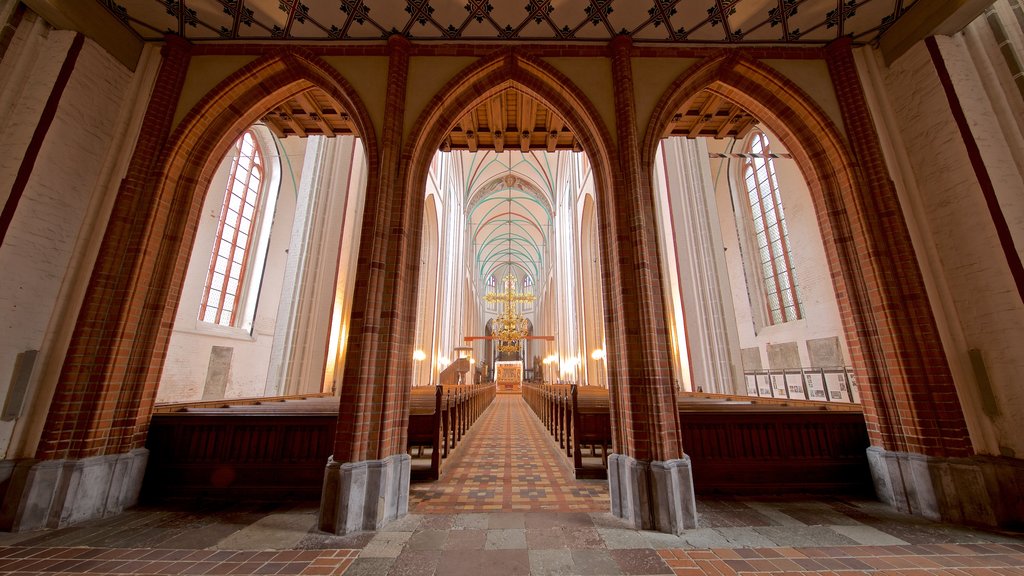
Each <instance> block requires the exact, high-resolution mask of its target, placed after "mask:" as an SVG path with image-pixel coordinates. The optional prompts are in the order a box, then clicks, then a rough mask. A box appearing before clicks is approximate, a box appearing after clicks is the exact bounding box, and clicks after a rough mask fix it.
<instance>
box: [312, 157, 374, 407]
mask: <svg viewBox="0 0 1024 576" xmlns="http://www.w3.org/2000/svg"><path fill="white" fill-rule="evenodd" d="M353 139H354V142H353V146H354V151H353V152H354V154H353V156H354V157H353V159H354V160H357V161H356V162H354V165H353V166H352V170H351V174H350V175H349V178H348V193H347V198H346V200H345V217H344V222H343V224H342V232H341V249H340V251H339V253H338V263H337V279H336V282H335V289H334V294H333V299H334V306H333V310H332V312H331V333H330V341H329V343H328V349H327V363H326V364H327V369H326V370H325V373H324V384H323V390H324V391H331V392H335V393H337V390H338V388H339V387H340V386H341V384H342V382H341V381H342V374H343V372H344V369H345V358H346V357H347V355H348V337H349V335H350V334H351V331H350V329H349V324H350V322H351V319H352V297H353V295H354V294H355V289H356V274H357V273H358V265H359V257H358V254H359V243H360V241H361V232H362V223H363V209H364V208H365V206H366V184H367V178H368V177H369V170H368V168H369V167H368V166H367V164H366V159H365V156H366V152H365V150H364V149H363V147H362V140H361V139H358V138H353ZM358 159H361V161H358Z"/></svg>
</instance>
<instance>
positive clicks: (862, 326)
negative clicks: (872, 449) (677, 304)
mask: <svg viewBox="0 0 1024 576" xmlns="http://www.w3.org/2000/svg"><path fill="white" fill-rule="evenodd" d="M703 90H708V91H710V92H712V93H714V94H716V95H718V96H721V97H722V98H725V99H727V100H729V101H731V102H733V103H735V104H737V105H739V106H741V107H743V108H744V109H746V110H747V111H748V112H750V113H751V114H752V115H753V116H754V117H755V118H757V119H758V121H760V122H761V123H763V124H764V125H765V126H767V127H768V129H769V130H771V132H772V133H773V134H775V135H776V136H777V137H778V138H779V140H780V141H781V142H782V144H783V145H784V146H785V147H786V148H787V149H788V150H789V152H790V153H791V154H792V155H793V157H794V159H795V160H796V161H797V165H798V166H799V168H800V170H801V172H802V173H803V175H804V179H805V180H806V181H807V184H808V188H809V190H810V192H811V197H812V201H813V203H814V207H815V212H816V215H817V220H818V226H819V229H820V232H821V237H822V242H823V244H824V247H825V252H826V256H827V258H828V261H829V268H830V275H831V279H832V282H833V287H834V289H835V293H836V300H837V303H838V307H839V312H840V316H841V318H842V322H843V327H844V332H845V335H846V340H847V345H848V347H849V349H850V354H851V356H852V357H853V359H854V362H855V368H856V369H857V372H858V377H859V378H860V379H861V381H862V382H863V383H864V384H866V385H863V386H861V388H860V390H861V395H862V403H863V405H864V411H865V419H866V420H867V422H868V431H869V434H870V436H871V438H872V443H873V444H883V445H891V444H892V442H893V434H894V431H893V430H891V429H890V428H889V427H888V426H887V425H886V422H888V421H889V418H888V417H887V416H886V413H888V412H889V411H890V410H891V409H890V408H889V407H887V406H886V401H885V399H884V398H882V397H881V396H880V394H879V392H880V389H879V388H878V384H879V375H880V374H879V371H880V367H881V365H882V364H884V359H881V358H874V356H876V355H877V351H878V347H877V346H872V345H870V344H869V343H868V342H867V340H870V339H877V338H878V337H879V336H880V335H881V334H884V333H885V332H888V331H889V330H890V327H889V326H888V325H887V318H886V317H885V316H884V315H876V314H874V313H873V311H872V307H871V304H870V302H869V299H868V296H867V294H866V288H865V286H866V285H867V282H866V276H868V275H872V274H877V273H878V271H877V270H874V269H873V266H874V261H873V260H872V259H871V258H866V259H864V258H860V257H859V256H858V249H860V251H861V252H863V250H865V249H866V250H870V248H871V245H872V242H870V239H869V238H868V233H867V231H866V230H865V227H864V225H863V218H864V214H863V207H862V206H861V203H860V202H859V201H858V198H859V196H860V194H862V190H861V189H862V186H863V185H862V183H861V182H860V180H859V176H858V170H857V165H856V162H855V161H854V159H853V155H852V153H851V152H850V149H849V147H848V144H847V142H846V140H845V138H844V137H843V136H842V135H841V133H840V132H839V129H838V128H837V127H836V125H835V123H834V122H832V120H831V119H830V118H829V117H828V116H827V115H826V114H825V112H824V111H823V110H822V109H821V108H820V106H818V105H817V104H816V103H815V102H814V100H813V99H812V98H811V97H810V96H808V95H807V94H806V93H805V92H804V91H803V90H802V89H801V88H799V87H798V86H796V85H795V84H794V83H793V82H792V81H790V80H789V79H787V78H785V77H783V76H782V75H780V74H779V73H778V72H776V71H774V70H772V69H771V68H769V67H768V66H766V65H764V64H762V63H760V62H758V61H756V60H753V59H751V58H748V57H745V56H743V55H742V54H740V53H738V52H734V53H730V54H722V55H719V56H715V57H711V58H708V59H707V60H705V61H704V62H703V63H701V64H698V65H697V67H696V69H695V70H691V71H687V72H686V73H684V74H683V75H681V76H680V77H679V78H677V79H676V81H675V82H673V83H672V84H671V85H670V86H669V88H668V89H667V90H666V91H665V94H664V95H663V96H662V98H661V99H660V100H659V102H658V104H657V106H656V107H655V111H654V114H653V115H652V118H651V121H650V124H649V125H648V128H647V132H646V134H645V138H644V144H643V148H642V150H641V158H642V166H643V169H644V173H645V174H646V173H647V172H648V171H650V170H653V158H654V154H655V152H656V150H657V146H658V142H659V141H660V139H661V137H662V136H663V135H664V134H665V132H666V130H667V129H668V125H669V122H670V121H671V118H672V116H673V115H674V114H675V112H676V111H678V110H679V109H680V108H682V107H683V106H684V105H686V103H687V102H688V101H690V100H691V99H692V98H693V97H695V96H696V95H697V94H698V93H699V92H701V91H703Z"/></svg>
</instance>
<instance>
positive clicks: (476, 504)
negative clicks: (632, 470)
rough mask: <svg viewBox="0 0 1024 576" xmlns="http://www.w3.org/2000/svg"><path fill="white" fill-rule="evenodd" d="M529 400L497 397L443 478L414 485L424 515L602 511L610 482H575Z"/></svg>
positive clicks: (414, 499) (414, 501) (414, 503)
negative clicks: (532, 409)
mask: <svg viewBox="0 0 1024 576" xmlns="http://www.w3.org/2000/svg"><path fill="white" fill-rule="evenodd" d="M557 450H558V449H557V446H556V445H555V443H554V441H553V440H552V439H551V437H550V435H549V434H548V433H547V431H546V430H545V429H544V426H543V425H542V424H541V423H540V421H539V420H538V419H537V417H536V416H535V415H534V414H533V412H531V411H530V409H529V407H528V406H527V405H526V402H525V401H524V400H523V399H522V397H521V396H518V395H507V394H503V395H498V396H497V397H496V398H495V400H494V403H493V404H492V405H491V406H490V407H489V408H488V409H487V411H486V412H485V413H484V414H483V415H482V416H481V417H480V419H479V420H478V421H477V423H476V424H475V425H474V426H473V428H472V430H470V432H469V433H468V434H467V435H466V437H464V438H463V440H462V442H461V443H460V444H459V446H458V448H457V449H456V451H455V453H454V454H453V455H452V457H451V458H449V459H448V460H446V461H445V463H444V466H443V468H442V475H441V478H440V480H437V481H434V482H424V483H415V484H413V485H412V486H411V487H410V494H409V509H410V511H412V512H416V513H419V514H431V513H453V512H498V511H561V512H603V511H605V510H607V509H608V507H609V500H608V483H607V482H606V481H604V480H576V479H575V478H574V477H573V474H572V471H571V470H570V469H569V467H568V463H567V462H566V460H565V458H564V456H562V455H561V454H559V453H558V451H557Z"/></svg>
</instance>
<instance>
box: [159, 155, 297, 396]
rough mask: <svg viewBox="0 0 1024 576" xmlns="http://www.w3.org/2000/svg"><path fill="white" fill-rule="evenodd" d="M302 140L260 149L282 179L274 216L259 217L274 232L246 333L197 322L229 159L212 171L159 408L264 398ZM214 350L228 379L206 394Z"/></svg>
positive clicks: (167, 363) (294, 200)
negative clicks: (224, 353) (225, 362)
mask: <svg viewBox="0 0 1024 576" xmlns="http://www.w3.org/2000/svg"><path fill="white" fill-rule="evenodd" d="M307 142H308V140H306V139H301V138H287V139H284V140H280V141H278V146H279V147H278V148H277V150H268V149H266V148H264V155H265V160H266V161H268V162H270V161H274V162H279V163H280V170H281V171H282V172H283V177H281V178H280V188H279V190H278V193H277V205H276V211H275V213H274V214H272V215H264V217H267V216H270V217H272V218H273V226H272V228H271V230H270V243H269V245H268V249H267V261H266V266H265V269H264V272H263V282H262V284H261V287H260V290H259V303H258V306H257V308H256V317H255V318H254V320H253V326H252V329H251V331H250V330H248V329H244V328H241V327H224V326H218V325H214V324H210V323H207V322H203V321H201V320H200V319H199V310H200V304H201V301H202V294H203V286H204V284H205V282H206V275H207V273H208V271H209V267H210V253H211V250H212V249H213V245H214V240H215V236H216V233H217V224H218V220H219V218H220V210H221V206H222V205H223V203H224V195H225V194H226V191H227V186H226V184H227V179H228V177H229V176H230V169H231V159H230V158H225V159H224V161H222V162H221V164H220V165H219V166H218V167H217V172H216V175H215V176H214V178H213V180H212V181H211V183H210V187H209V192H208V193H207V194H206V199H205V200H204V203H203V209H202V212H201V220H200V222H199V225H198V227H197V229H196V237H195V241H194V243H193V246H192V256H191V258H190V259H189V266H188V271H187V272H186V276H185V283H184V285H183V286H182V293H181V299H180V301H179V303H178V313H177V316H176V318H175V322H174V331H173V332H172V334H171V341H170V344H169V346H168V350H167V359H166V361H165V362H164V369H163V372H162V374H161V378H160V388H159V389H158V391H157V402H187V401H193V400H200V399H216V398H218V397H222V398H243V397H255V396H261V395H263V391H264V387H265V385H266V381H267V371H268V368H269V361H270V354H271V347H272V346H273V342H274V333H275V329H276V325H277V322H276V320H277V313H278V305H279V303H280V299H281V291H282V290H281V289H282V282H283V281H284V278H285V266H286V261H287V252H288V245H289V240H290V237H291V229H292V223H293V221H294V219H295V203H296V195H297V190H296V182H297V179H298V177H299V175H301V174H302V169H303V161H304V157H305V150H306V143H307ZM279 154H280V157H279ZM213 347H218V349H220V350H224V349H230V350H231V352H230V354H231V355H230V370H229V372H228V374H229V375H228V376H227V381H226V382H224V387H223V388H221V393H220V394H214V395H213V396H211V395H210V394H209V392H207V393H204V389H206V383H207V380H208V368H209V364H210V363H209V361H208V360H209V359H210V357H211V353H212V349H213Z"/></svg>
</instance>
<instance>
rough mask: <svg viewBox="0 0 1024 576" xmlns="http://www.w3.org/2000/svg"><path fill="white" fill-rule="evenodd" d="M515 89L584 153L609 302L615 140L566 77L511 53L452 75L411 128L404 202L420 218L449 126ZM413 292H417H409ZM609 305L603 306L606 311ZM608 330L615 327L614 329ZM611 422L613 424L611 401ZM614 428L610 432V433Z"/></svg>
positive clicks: (612, 337) (618, 332)
mask: <svg viewBox="0 0 1024 576" xmlns="http://www.w3.org/2000/svg"><path fill="white" fill-rule="evenodd" d="M506 89H513V90H519V91H522V92H523V93H525V94H527V95H529V96H530V97H532V98H534V99H536V100H538V101H540V102H542V103H544V104H545V105H546V106H547V107H548V108H549V109H551V110H553V111H555V112H557V113H558V114H559V115H560V116H561V117H562V118H563V119H564V121H565V123H566V125H568V126H571V127H572V129H573V132H574V134H575V135H576V137H577V139H578V140H579V142H580V143H581V144H582V148H583V150H584V151H585V152H586V153H587V154H588V157H589V159H590V162H591V164H592V166H593V172H594V180H595V190H596V193H595V202H596V205H597V206H596V207H597V210H598V211H600V215H599V216H598V220H599V221H600V222H602V223H603V225H602V226H600V227H599V228H600V234H599V236H600V256H601V258H602V269H603V270H604V282H603V285H602V286H601V287H600V289H601V296H600V297H602V298H605V299H606V302H607V298H609V290H610V289H614V287H618V286H619V285H620V284H619V282H617V279H616V275H617V268H615V267H613V266H611V264H610V263H612V262H616V261H617V257H616V253H617V249H616V246H615V242H614V240H613V238H612V233H611V230H613V226H612V224H611V223H612V222H613V221H614V219H615V214H614V210H613V208H612V206H611V204H612V203H611V202H608V201H606V199H607V198H608V196H607V195H610V194H611V193H612V192H611V191H612V189H613V186H614V185H615V179H616V176H615V174H616V172H617V170H616V166H617V163H618V152H617V150H616V143H615V140H614V139H613V138H612V136H611V132H609V130H608V128H607V127H606V126H605V124H604V122H603V120H602V119H601V116H600V115H599V114H598V112H597V109H596V107H595V106H594V105H593V103H592V102H591V101H590V99H589V98H588V97H587V96H586V94H585V93H584V92H583V91H582V90H581V89H580V88H579V87H578V86H576V85H575V84H574V83H573V82H572V81H571V80H569V78H568V77H566V76H565V75H564V74H562V73H561V72H559V71H558V70H556V69H555V68H554V67H553V66H551V65H550V64H548V63H546V62H544V61H543V60H541V59H539V58H536V57H533V56H530V55H527V54H522V53H518V52H515V51H513V50H512V49H501V50H498V51H496V52H495V53H494V54H492V55H491V56H489V57H487V58H483V59H481V60H480V61H478V62H476V63H474V64H472V65H470V66H469V67H467V68H465V69H464V70H462V71H461V72H460V73H458V74H456V76H455V77H454V78H452V79H451V80H450V81H448V82H447V83H446V84H445V85H444V87H442V89H441V90H440V91H439V92H438V93H437V94H436V95H435V96H434V97H433V99H432V100H431V101H430V103H429V104H428V106H427V107H426V108H425V109H424V111H423V112H422V113H421V114H420V116H419V117H418V119H417V120H416V122H415V123H414V125H413V129H412V131H411V133H410V134H411V135H410V138H409V140H408V141H407V142H406V143H405V145H404V153H403V158H407V159H408V160H409V161H408V163H407V164H406V165H405V168H404V169H403V172H402V174H401V182H402V183H403V187H404V190H405V197H406V199H407V201H408V202H413V203H415V204H412V205H411V206H410V207H409V209H408V210H409V213H410V214H420V213H422V208H421V207H420V205H419V203H421V202H422V198H423V193H422V191H423V190H424V188H425V186H426V181H427V173H428V170H429V167H430V162H431V159H432V158H433V156H434V154H435V153H436V151H437V150H438V148H439V146H440V144H441V142H442V140H443V138H444V136H445V135H446V134H447V133H448V132H449V131H450V129H451V127H452V126H453V125H454V124H455V123H456V122H457V121H458V120H459V119H460V118H461V117H462V116H463V115H464V114H465V113H466V111H467V110H470V109H472V108H473V107H475V106H477V105H478V104H479V103H481V102H484V101H486V100H487V99H489V98H492V97H493V96H494V95H496V94H498V93H500V92H502V91H504V90H506ZM419 227H420V224H419V223H418V222H417V223H415V228H414V229H413V230H412V231H411V234H412V237H418V236H419ZM409 258H410V261H411V262H414V263H415V262H418V261H419V255H418V254H410V255H409ZM407 289H409V290H414V289H415V287H414V286H413V287H408V288H407ZM609 308H610V306H608V305H607V304H605V306H604V309H605V310H609ZM602 321H604V322H605V323H606V324H607V326H609V328H608V332H606V334H607V336H606V340H607V342H608V346H609V348H615V347H616V346H622V344H623V343H624V342H625V339H626V338H625V330H624V327H622V326H621V325H619V324H618V323H616V322H615V321H614V319H612V318H611V317H610V316H609V317H606V318H603V319H602ZM612 326H616V327H617V328H615V329H613V328H612ZM612 402H613V405H612V410H611V411H612V415H613V416H612V417H613V420H614V419H615V406H614V399H612ZM614 428H615V427H614V425H613V430H614Z"/></svg>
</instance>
